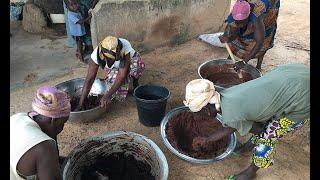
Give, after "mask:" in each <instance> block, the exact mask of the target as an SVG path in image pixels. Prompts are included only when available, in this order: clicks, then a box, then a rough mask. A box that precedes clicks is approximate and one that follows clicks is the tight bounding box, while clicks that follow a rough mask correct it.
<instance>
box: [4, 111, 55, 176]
mask: <svg viewBox="0 0 320 180" xmlns="http://www.w3.org/2000/svg"><path fill="white" fill-rule="evenodd" d="M46 140H52V141H54V142H55V140H54V139H52V138H51V137H49V136H48V135H47V134H45V133H44V132H43V131H41V128H40V126H39V125H38V124H37V123H36V122H35V121H34V120H32V119H31V118H30V117H29V116H28V115H27V113H17V114H14V115H12V116H11V117H10V180H22V178H21V177H20V176H19V175H18V173H17V164H18V162H19V160H20V158H21V157H22V156H23V155H24V153H26V152H27V151H28V150H29V149H31V148H32V147H34V146H35V145H37V144H39V143H41V142H43V141H46Z"/></svg>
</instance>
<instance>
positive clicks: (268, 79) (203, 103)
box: [184, 64, 310, 180]
mask: <svg viewBox="0 0 320 180" xmlns="http://www.w3.org/2000/svg"><path fill="white" fill-rule="evenodd" d="M185 98H186V99H185V101H184V104H185V105H186V106H188V107H189V108H190V110H191V111H192V112H198V113H200V114H201V113H204V112H207V111H208V110H209V112H210V113H211V114H213V115H214V116H215V115H216V113H217V112H220V113H221V114H222V119H221V120H222V125H223V126H224V128H221V129H220V130H218V131H217V132H216V133H215V134H212V135H210V136H209V137H207V138H204V137H197V138H194V139H193V146H194V148H198V149H200V148H202V147H205V145H206V144H208V143H212V142H214V141H216V140H219V139H221V138H222V137H225V136H227V135H230V134H231V133H233V132H235V131H238V132H239V134H240V135H241V136H244V135H246V134H248V133H252V134H253V136H252V137H251V139H250V140H249V141H248V142H247V143H246V144H245V145H243V147H242V148H240V149H242V152H243V151H244V150H253V155H252V163H251V165H250V166H249V167H248V168H246V169H245V170H243V171H242V172H240V173H239V174H237V175H235V176H233V175H232V176H229V179H235V180H251V179H253V178H254V177H255V176H256V172H257V170H259V169H260V168H267V167H269V166H271V165H272V164H273V161H274V160H273V157H274V155H275V151H274V148H275V146H276V144H277V141H278V139H279V138H281V137H283V136H284V135H286V134H287V133H289V132H291V131H293V130H296V129H297V128H299V127H300V126H301V125H303V124H305V123H306V122H307V121H308V120H309V117H310V68H309V67H307V66H305V65H303V64H288V65H280V66H279V67H277V68H276V69H274V70H272V71H271V72H269V73H267V74H266V75H264V76H262V77H260V78H257V79H255V80H251V81H248V82H246V83H243V84H240V85H236V86H233V87H230V88H228V89H224V90H222V91H220V92H219V93H218V92H216V91H215V89H214V84H213V83H212V82H211V81H209V80H206V79H196V80H193V81H191V82H189V83H188V84H187V86H186V96H185ZM198 113H196V114H198ZM240 152H241V151H240Z"/></svg>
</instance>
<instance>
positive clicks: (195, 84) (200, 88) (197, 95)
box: [183, 79, 220, 112]
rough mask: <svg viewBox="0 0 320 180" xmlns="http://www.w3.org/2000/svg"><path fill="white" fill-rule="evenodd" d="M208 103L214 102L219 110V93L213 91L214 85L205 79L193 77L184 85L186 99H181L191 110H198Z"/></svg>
mask: <svg viewBox="0 0 320 180" xmlns="http://www.w3.org/2000/svg"><path fill="white" fill-rule="evenodd" d="M208 103H210V104H215V107H216V109H217V110H220V94H219V93H218V92H217V91H215V89H214V85H213V83H212V82H211V81H209V80H207V79H195V80H192V81H190V82H189V83H188V84H187V86H186V100H184V101H183V104H184V105H185V106H188V107H189V109H190V110H191V111H192V112H198V111H200V110H201V109H202V108H203V107H205V106H206V105H207V104H208Z"/></svg>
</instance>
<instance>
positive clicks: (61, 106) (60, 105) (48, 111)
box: [32, 86, 71, 118]
mask: <svg viewBox="0 0 320 180" xmlns="http://www.w3.org/2000/svg"><path fill="white" fill-rule="evenodd" d="M32 108H33V110H34V111H35V112H36V113H38V114H41V115H43V116H47V117H51V118H61V117H68V116H69V115H70V111H71V104H70V97H69V96H68V95H67V94H66V93H64V92H62V91H60V90H58V89H56V88H55V87H52V86H44V87H40V88H39V89H38V90H37V94H36V97H35V98H34V100H33V102H32Z"/></svg>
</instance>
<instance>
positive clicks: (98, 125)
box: [10, 0, 310, 180]
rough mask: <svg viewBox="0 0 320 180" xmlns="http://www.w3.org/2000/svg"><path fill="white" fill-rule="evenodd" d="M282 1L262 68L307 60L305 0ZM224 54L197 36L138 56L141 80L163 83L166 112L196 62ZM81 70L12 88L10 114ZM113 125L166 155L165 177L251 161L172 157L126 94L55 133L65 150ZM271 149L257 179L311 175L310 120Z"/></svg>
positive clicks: (227, 169) (204, 176) (201, 179)
mask: <svg viewBox="0 0 320 180" xmlns="http://www.w3.org/2000/svg"><path fill="white" fill-rule="evenodd" d="M281 3H282V4H281V8H280V15H279V18H278V30H277V34H276V39H275V46H274V48H272V49H271V50H269V51H268V52H267V54H266V56H265V60H264V62H263V64H262V73H266V72H268V71H270V70H272V69H273V68H275V67H276V66H277V65H280V64H287V63H303V64H306V65H310V50H309V49H310V31H309V27H310V22H309V19H310V13H309V12H310V8H309V6H310V0H287V1H281ZM225 57H227V51H226V49H222V48H216V47H213V46H210V45H208V44H205V43H203V42H200V41H198V40H196V39H193V40H190V41H188V42H186V43H184V44H182V45H179V46H176V47H171V46H166V47H161V48H158V49H156V50H154V51H152V52H150V53H148V54H144V55H143V56H142V58H143V59H144V61H145V63H146V70H145V71H144V74H143V76H142V78H141V80H140V83H141V84H159V85H163V86H165V87H167V88H168V89H169V90H170V91H171V97H170V99H169V100H168V104H167V111H170V110H171V109H173V108H175V107H178V106H181V105H182V100H183V98H184V93H185V86H186V84H187V83H188V82H189V81H190V80H193V79H195V78H199V76H198V74H197V67H198V66H199V65H200V64H201V63H203V62H205V61H207V60H210V59H219V58H225ZM255 63H256V61H252V62H251V64H253V65H255ZM85 74H86V69H85V68H84V67H79V68H76V69H73V70H72V71H70V72H69V73H68V74H66V75H65V76H64V77H60V78H56V79H53V80H49V81H46V82H44V83H41V84H37V85H34V86H29V87H26V88H20V89H18V90H15V91H12V92H11V93H10V100H11V102H10V115H12V114H14V113H17V112H27V111H29V110H30V109H31V102H32V99H33V97H34V95H35V91H36V89H37V88H38V87H40V86H43V85H55V84H58V83H61V82H63V81H66V80H69V79H72V78H77V77H83V76H85ZM116 130H126V131H133V132H137V133H139V134H142V135H145V136H147V137H149V138H151V139H152V140H153V141H154V142H155V143H156V144H157V145H158V146H159V147H160V149H161V150H162V151H163V152H164V154H165V156H166V158H167V161H168V164H169V179H179V180H182V179H183V180H193V179H198V180H209V179H210V180H222V179H225V178H226V177H227V176H228V175H231V174H235V173H238V172H239V171H241V170H242V169H244V168H245V167H246V166H248V165H249V163H250V161H251V159H250V157H251V155H250V154H245V155H243V156H239V157H238V156H230V157H228V158H227V159H225V160H223V161H220V162H216V163H214V164H210V165H193V164H190V163H188V162H185V161H183V160H181V159H179V158H177V157H176V156H174V155H173V154H172V153H170V152H169V150H168V149H167V148H166V147H165V145H164V144H163V143H162V141H161V139H160V132H159V130H160V128H159V127H154V128H150V127H145V126H143V125H142V124H140V123H139V121H138V114H137V109H136V105H135V101H134V98H133V97H132V96H131V95H129V96H128V98H127V101H125V102H117V103H114V106H112V107H110V109H108V112H107V113H106V114H105V116H104V117H103V118H101V119H99V120H97V121H95V122H91V123H69V122H68V123H66V125H65V128H64V131H63V132H62V133H61V134H60V135H59V136H58V144H59V149H60V153H61V154H62V155H68V153H69V152H70V151H71V150H72V149H73V148H74V147H75V146H76V145H77V144H78V143H79V142H80V141H81V140H82V139H85V138H87V137H90V136H94V135H99V134H102V133H106V132H109V131H116ZM276 152H277V154H276V157H275V164H274V165H273V166H272V167H270V168H268V169H262V170H260V171H258V176H257V178H256V179H261V180H274V179H279V180H282V179H283V180H285V179H296V180H305V179H310V172H309V170H310V165H309V163H310V149H309V125H306V126H304V127H302V128H301V129H299V130H297V131H296V132H293V133H292V134H289V135H287V136H286V137H284V138H283V139H281V140H280V141H279V144H278V146H277V148H276Z"/></svg>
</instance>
